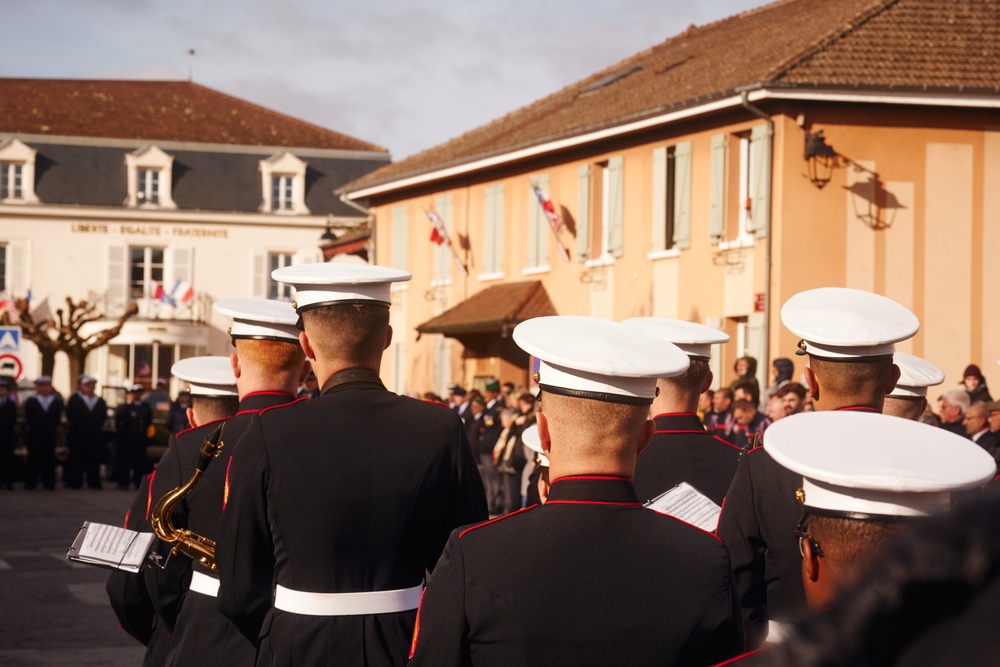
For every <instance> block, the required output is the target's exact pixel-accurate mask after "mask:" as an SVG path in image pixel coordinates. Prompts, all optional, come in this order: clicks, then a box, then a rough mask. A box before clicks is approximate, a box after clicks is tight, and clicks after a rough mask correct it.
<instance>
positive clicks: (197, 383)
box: [170, 357, 239, 396]
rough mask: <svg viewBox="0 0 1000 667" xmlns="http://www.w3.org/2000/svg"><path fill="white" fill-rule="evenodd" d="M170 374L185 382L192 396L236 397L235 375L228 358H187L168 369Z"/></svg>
mask: <svg viewBox="0 0 1000 667" xmlns="http://www.w3.org/2000/svg"><path fill="white" fill-rule="evenodd" d="M170 372H171V373H172V374H173V375H174V376H175V377H177V378H179V379H181V380H183V381H184V382H187V383H188V385H189V386H190V388H191V395H192V396H238V395H239V394H238V392H237V391H236V375H234V374H233V365H232V363H230V361H229V357H189V358H187V359H181V360H180V361H178V362H177V363H176V364H174V365H173V366H171V367H170Z"/></svg>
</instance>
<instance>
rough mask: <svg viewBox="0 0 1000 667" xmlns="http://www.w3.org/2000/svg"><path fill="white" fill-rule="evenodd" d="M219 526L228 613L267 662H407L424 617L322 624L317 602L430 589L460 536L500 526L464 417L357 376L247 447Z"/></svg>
mask: <svg viewBox="0 0 1000 667" xmlns="http://www.w3.org/2000/svg"><path fill="white" fill-rule="evenodd" d="M229 483H230V487H229V500H228V503H227V505H226V509H225V511H224V512H223V516H222V523H221V525H220V526H219V544H218V551H217V554H216V555H217V562H218V567H219V579H220V581H221V588H220V590H219V607H220V609H221V610H222V611H223V613H225V614H226V616H228V617H229V618H230V619H231V620H232V621H233V623H235V624H236V626H237V627H238V628H239V629H240V630H241V631H242V632H243V633H244V634H245V635H246V636H247V637H249V638H252V639H253V640H255V641H258V654H257V664H258V665H338V666H341V665H401V664H404V663H405V662H406V657H407V654H408V651H409V647H410V640H411V638H412V633H413V625H414V621H415V619H416V610H411V611H405V612H398V613H385V614H370V615H354V616H312V615H304V614H300V613H295V612H290V611H284V610H280V609H276V608H274V607H273V605H272V601H273V597H272V590H273V586H274V585H281V586H283V587H285V588H289V589H293V590H295V591H306V592H311V593H327V594H329V593H352V592H369V591H391V590H397V589H406V588H410V587H414V586H417V585H419V584H420V583H421V581H422V579H423V577H424V571H425V570H429V569H431V568H433V567H434V564H435V563H436V562H437V559H438V557H439V556H440V554H441V550H442V549H443V548H444V544H445V542H446V541H447V539H448V534H449V533H450V532H451V530H452V529H454V528H455V527H457V526H459V525H462V524H466V523H470V522H475V521H481V520H483V519H485V518H486V517H487V515H486V503H485V498H484V496H483V487H482V483H481V482H480V479H479V474H478V472H477V469H476V465H475V462H474V461H473V458H472V452H471V449H470V447H469V443H468V440H467V439H466V437H465V431H464V429H463V428H462V422H461V419H459V417H458V415H456V414H455V413H454V412H453V411H452V410H450V409H448V408H447V407H443V406H441V405H435V404H433V403H427V402H424V401H419V400H415V399H412V398H407V397H401V396H397V395H396V394H393V393H391V392H389V391H387V390H386V389H385V387H384V386H383V385H382V383H381V381H380V380H379V378H378V375H377V374H376V373H374V372H373V371H370V370H366V369H349V370H346V371H341V372H340V373H337V374H335V375H334V376H333V377H331V378H330V379H329V380H328V381H327V382H326V384H325V385H324V387H323V394H322V395H321V396H319V397H318V398H313V399H311V400H308V401H296V402H295V403H292V404H290V405H288V406H285V407H280V408H273V409H270V410H265V411H263V412H261V413H260V414H259V415H256V416H254V417H253V419H252V421H251V424H250V426H249V428H248V430H247V432H246V433H245V435H244V436H243V437H242V438H241V439H240V442H239V444H238V445H237V448H236V454H235V456H234V457H233V461H232V466H231V468H230V473H229Z"/></svg>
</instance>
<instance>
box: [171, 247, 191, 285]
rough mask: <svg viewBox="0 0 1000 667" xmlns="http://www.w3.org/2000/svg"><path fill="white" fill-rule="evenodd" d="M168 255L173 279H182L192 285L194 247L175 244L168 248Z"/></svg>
mask: <svg viewBox="0 0 1000 667" xmlns="http://www.w3.org/2000/svg"><path fill="white" fill-rule="evenodd" d="M170 255H171V258H170V264H171V266H172V267H173V269H172V270H173V275H174V281H177V280H183V281H184V282H186V283H187V284H189V285H191V286H192V287H194V248H191V247H188V246H175V247H173V248H171V249H170Z"/></svg>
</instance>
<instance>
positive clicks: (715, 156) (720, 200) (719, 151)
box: [708, 134, 726, 243]
mask: <svg viewBox="0 0 1000 667" xmlns="http://www.w3.org/2000/svg"><path fill="white" fill-rule="evenodd" d="M710 191H711V208H710V209H709V217H708V235H709V240H710V241H711V242H712V243H719V242H720V241H722V240H723V238H725V235H726V216H725V213H726V212H725V208H724V205H725V200H726V135H724V134H716V135H714V136H713V137H712V184H711V190H710Z"/></svg>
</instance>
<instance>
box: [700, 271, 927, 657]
mask: <svg viewBox="0 0 1000 667" xmlns="http://www.w3.org/2000/svg"><path fill="white" fill-rule="evenodd" d="M781 320H782V322H783V323H784V325H785V327H786V328H787V329H788V330H789V331H791V332H792V333H793V334H795V335H796V336H800V337H801V339H802V340H801V341H800V342H799V350H798V351H797V352H796V354H799V355H806V354H807V355H808V356H809V365H808V366H807V367H806V369H805V376H806V380H807V382H808V384H809V391H810V394H811V395H812V400H813V405H814V406H815V408H816V410H817V411H824V410H857V411H867V412H881V410H882V406H883V403H884V401H885V396H886V394H888V393H889V392H891V391H892V389H893V387H894V386H895V384H896V380H897V379H898V378H899V368H898V367H897V366H895V365H894V364H893V362H892V355H893V352H894V351H895V343H898V342H900V341H903V340H906V339H908V338H910V337H912V336H913V335H914V334H915V333H916V332H917V329H919V328H920V322H919V320H917V317H916V316H915V315H914V314H913V313H911V312H910V311H909V310H907V309H906V308H905V307H903V306H901V305H899V304H898V303H896V302H895V301H892V300H891V299H887V298H886V297H883V296H879V295H877V294H872V293H870V292H864V291H861V290H856V289H848V288H840V287H826V288H820V289H814V290H808V291H806V292H801V293H799V294H796V295H795V296H793V297H792V298H791V299H789V300H788V301H787V302H786V303H785V305H784V306H783V307H782V309H781ZM779 423H780V422H779ZM764 442H765V444H766V442H767V436H766V435H765V436H764ZM801 486H802V476H801V475H799V474H796V473H794V472H792V471H790V470H788V469H787V468H784V467H782V466H781V465H779V464H778V463H776V462H775V461H774V459H772V458H771V456H770V455H769V454H768V453H767V451H766V449H764V448H763V447H758V448H756V449H753V450H751V451H750V452H748V453H747V454H746V455H745V456H743V457H742V459H741V460H740V463H739V465H738V466H737V468H736V475H735V476H734V478H733V483H732V486H730V488H729V492H728V493H727V494H726V505H725V507H723V509H722V515H721V517H720V518H719V528H718V531H717V532H718V534H719V537H721V538H722V539H723V541H724V542H725V543H726V546H728V547H729V553H730V557H731V558H732V563H733V574H734V576H735V578H736V585H737V588H738V589H739V592H740V604H741V607H742V609H743V620H744V623H745V625H746V629H747V641H748V643H749V644H750V646H751V647H756V646H758V645H760V644H761V643H762V642H763V641H764V639H765V638H768V640H769V641H780V632H781V623H783V622H787V621H789V620H792V619H793V618H795V617H796V616H797V615H799V614H800V613H802V611H803V610H804V609H805V594H804V592H803V588H802V576H801V574H800V568H801V563H802V559H801V556H800V555H799V549H798V542H797V540H796V539H795V537H794V536H793V531H794V530H795V525H796V523H797V522H798V520H799V515H800V507H799V506H798V503H796V502H795V490H796V489H798V488H800V487H801Z"/></svg>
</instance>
